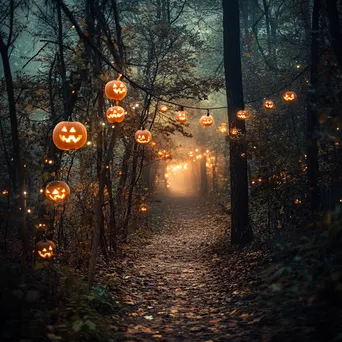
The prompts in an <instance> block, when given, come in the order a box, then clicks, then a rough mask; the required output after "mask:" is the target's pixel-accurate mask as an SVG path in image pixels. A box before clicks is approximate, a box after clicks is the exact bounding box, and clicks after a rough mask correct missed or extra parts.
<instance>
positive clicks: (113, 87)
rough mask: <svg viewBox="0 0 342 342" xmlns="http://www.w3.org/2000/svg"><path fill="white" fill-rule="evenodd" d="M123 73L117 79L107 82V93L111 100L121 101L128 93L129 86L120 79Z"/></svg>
mask: <svg viewBox="0 0 342 342" xmlns="http://www.w3.org/2000/svg"><path fill="white" fill-rule="evenodd" d="M120 78H121V75H120V76H119V77H118V79H117V80H115V81H110V82H108V83H107V84H106V87H105V94H106V96H107V97H108V98H109V99H111V100H116V101H120V100H122V99H123V98H125V97H126V95H127V86H126V84H125V83H124V82H122V81H120Z"/></svg>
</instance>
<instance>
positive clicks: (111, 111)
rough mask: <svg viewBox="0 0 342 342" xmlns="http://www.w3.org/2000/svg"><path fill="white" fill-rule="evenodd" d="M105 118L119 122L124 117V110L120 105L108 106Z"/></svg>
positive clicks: (110, 121) (111, 121) (112, 121)
mask: <svg viewBox="0 0 342 342" xmlns="http://www.w3.org/2000/svg"><path fill="white" fill-rule="evenodd" d="M106 118H107V120H108V122H109V123H120V122H122V121H124V119H125V110H124V109H123V108H122V107H120V106H113V107H110V108H108V110H107V113H106Z"/></svg>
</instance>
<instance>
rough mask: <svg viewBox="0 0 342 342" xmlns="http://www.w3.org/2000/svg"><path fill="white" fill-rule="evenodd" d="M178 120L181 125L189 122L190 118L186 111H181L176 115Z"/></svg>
mask: <svg viewBox="0 0 342 342" xmlns="http://www.w3.org/2000/svg"><path fill="white" fill-rule="evenodd" d="M176 120H177V121H178V122H180V123H186V122H187V121H188V116H187V114H186V112H185V111H184V110H179V111H178V112H177V113H176Z"/></svg>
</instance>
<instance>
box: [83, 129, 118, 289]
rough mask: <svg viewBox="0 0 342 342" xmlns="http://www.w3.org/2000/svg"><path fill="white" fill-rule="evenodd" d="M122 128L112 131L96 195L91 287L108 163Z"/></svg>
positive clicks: (98, 241) (89, 276)
mask: <svg viewBox="0 0 342 342" xmlns="http://www.w3.org/2000/svg"><path fill="white" fill-rule="evenodd" d="M119 129H120V125H117V126H115V128H114V129H113V131H112V135H111V139H110V142H109V146H108V150H107V153H106V156H105V158H104V162H103V165H102V169H101V172H100V176H99V189H98V193H97V196H96V202H95V203H96V204H95V205H96V207H95V219H96V225H95V227H94V236H93V243H92V247H91V255H90V262H89V272H88V286H89V287H91V286H92V285H93V283H94V278H95V266H96V260H97V252H98V249H99V245H100V237H101V225H102V224H103V219H102V215H103V213H102V206H103V193H104V187H105V182H106V172H107V169H106V165H109V163H110V161H111V159H112V156H113V149H114V146H115V142H116V139H117V136H118V132H119Z"/></svg>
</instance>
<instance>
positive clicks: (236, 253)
mask: <svg viewBox="0 0 342 342" xmlns="http://www.w3.org/2000/svg"><path fill="white" fill-rule="evenodd" d="M341 213H342V212H341V211H340V212H336V213H328V214H327V215H326V216H322V220H320V221H317V223H315V224H314V223H310V222H309V224H308V225H307V226H304V227H297V229H291V228H289V229H288V230H286V229H284V230H282V231H280V232H278V231H277V232H276V233H275V232H271V234H269V235H265V234H264V233H265V232H262V231H261V230H260V229H259V230H258V227H254V230H255V233H256V239H255V241H254V242H253V243H252V244H251V245H250V246H248V247H246V248H242V249H241V248H237V247H234V248H233V247H231V246H230V239H229V216H228V215H226V214H224V213H222V212H220V211H219V210H218V208H217V207H216V204H215V203H212V202H211V201H209V200H208V199H206V200H205V199H200V198H198V197H185V196H183V197H182V196H178V197H174V196H170V195H167V196H161V195H159V196H157V197H156V198H155V200H154V201H153V203H152V204H151V211H150V213H149V225H148V227H146V226H145V228H143V229H141V230H140V231H139V232H137V233H135V236H132V237H131V240H130V243H129V244H127V245H125V246H123V249H122V255H120V257H117V258H113V259H109V260H107V261H105V260H104V259H103V258H99V260H98V265H97V272H96V284H95V287H94V288H93V289H92V291H90V292H89V291H88V289H87V286H86V284H87V277H86V273H85V271H84V270H83V269H80V268H76V267H74V266H71V265H68V263H63V262H62V259H61V258H62V253H60V254H61V256H59V258H60V259H59V260H58V259H57V261H56V262H54V263H50V262H46V264H42V263H40V264H39V265H38V263H37V265H36V266H39V267H36V268H35V270H34V271H32V269H31V268H24V266H23V265H20V264H13V263H9V264H8V260H7V262H6V259H4V260H3V261H4V262H0V340H1V341H6V342H7V341H9V342H16V341H19V342H45V341H52V342H55V341H62V342H63V341H66V342H76V341H82V342H85V341H92V342H95V341H96V342H117V341H125V342H133V341H134V342H139V341H167V342H173V341H189V342H204V341H206V342H210V341H215V342H220V341H242V342H244V341H246V342H254V341H260V342H271V341H275V342H283V341H284V342H285V341H286V342H289V341H310V342H319V341H322V342H323V341H342V309H341V308H342V225H341V216H342V215H341ZM139 221H141V223H144V218H141V220H139ZM140 225H141V224H140ZM263 236H264V237H263ZM266 245H267V246H268V248H265V246H266ZM7 258H9V257H8V256H7ZM84 259H85V258H84ZM0 260H1V259H0Z"/></svg>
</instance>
